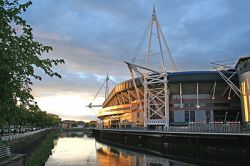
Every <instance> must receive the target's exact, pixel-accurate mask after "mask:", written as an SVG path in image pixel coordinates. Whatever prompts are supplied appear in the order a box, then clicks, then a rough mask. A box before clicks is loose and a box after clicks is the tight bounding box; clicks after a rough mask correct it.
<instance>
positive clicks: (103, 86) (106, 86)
mask: <svg viewBox="0 0 250 166" xmlns="http://www.w3.org/2000/svg"><path fill="white" fill-rule="evenodd" d="M110 83H112V84H113V85H116V83H115V81H113V80H111V79H110V77H109V75H108V74H107V76H106V78H105V80H104V82H103V83H102V84H101V87H100V88H99V89H98V91H97V93H96V94H95V96H94V97H93V99H92V101H91V102H90V103H89V104H88V105H86V107H89V108H93V107H102V105H101V104H97V105H94V104H93V102H94V100H95V99H96V98H97V97H98V96H99V94H100V93H101V91H102V90H104V97H105V100H106V99H107V97H108V95H109V90H110V88H111V87H110V86H111V84H110ZM94 112H95V111H94Z"/></svg>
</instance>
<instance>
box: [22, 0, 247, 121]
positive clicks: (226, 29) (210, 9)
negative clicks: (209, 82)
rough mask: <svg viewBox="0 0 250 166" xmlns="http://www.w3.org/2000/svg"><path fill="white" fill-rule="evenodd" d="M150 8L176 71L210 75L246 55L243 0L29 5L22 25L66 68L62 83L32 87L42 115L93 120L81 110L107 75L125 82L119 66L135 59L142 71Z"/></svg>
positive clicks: (83, 0)
mask: <svg viewBox="0 0 250 166" xmlns="http://www.w3.org/2000/svg"><path fill="white" fill-rule="evenodd" d="M153 3H155V6H156V12H157V16H158V19H159V21H160V24H161V27H162V30H163V33H164V35H165V37H166V39H167V41H168V44H169V47H170V49H171V52H172V54H173V57H174V60H175V63H176V65H177V67H178V70H180V71H183V70H208V69H210V68H211V65H210V64H209V62H213V61H218V60H226V59H235V58H238V57H240V56H244V55H247V54H249V53H250V20H249V18H250V10H249V7H250V1H248V0H241V1H238V0H202V1H201V0H189V1H187V0H158V1H150V0H126V1H125V0H88V1H87V0H33V4H32V5H31V6H30V7H29V9H28V11H27V12H26V13H25V14H24V17H25V18H26V20H27V21H28V23H29V24H30V25H31V26H32V27H33V29H34V32H33V33H34V36H35V38H36V40H38V41H40V42H42V43H43V44H45V45H51V46H52V47H53V51H52V52H51V53H50V54H47V55H43V57H49V58H63V59H65V61H66V64H65V65H60V66H57V67H55V68H54V69H55V70H56V71H58V72H59V73H61V75H62V79H57V78H49V77H46V76H44V75H43V74H42V75H43V77H44V79H43V80H42V81H41V82H39V81H35V83H34V86H33V92H32V93H33V95H34V96H35V99H36V100H37V101H38V104H39V106H40V107H41V108H42V110H45V111H47V112H51V113H55V114H58V115H59V116H60V117H62V118H63V119H75V120H85V121H88V120H91V119H95V113H94V112H93V111H92V110H91V109H89V108H86V107H85V105H87V104H88V103H90V102H91V101H92V99H93V96H94V95H95V93H96V92H97V90H98V89H99V87H100V86H101V84H102V82H103V81H104V79H105V75H106V74H107V73H109V75H111V78H112V79H113V80H114V81H116V82H120V81H123V80H125V79H128V78H129V72H128V69H127V66H126V65H125V64H124V63H123V60H127V61H131V60H132V59H133V57H134V56H135V55H137V54H138V55H137V56H138V57H137V63H139V64H145V52H146V46H147V44H146V41H145V42H142V44H140V45H138V43H140V40H141V39H142V36H144V33H145V29H146V26H147V24H148V22H149V20H150V17H151V13H152V6H153ZM138 48H141V50H140V51H136V50H138ZM37 72H38V73H41V71H40V70H38V71H37ZM101 99H102V98H101V95H100V98H99V99H98V101H95V103H96V104H97V103H99V104H100V103H101V102H102V101H101Z"/></svg>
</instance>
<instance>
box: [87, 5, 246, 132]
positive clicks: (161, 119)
mask: <svg viewBox="0 0 250 166" xmlns="http://www.w3.org/2000/svg"><path fill="white" fill-rule="evenodd" d="M148 29H149V30H148V31H149V42H148V47H147V53H146V65H145V66H143V65H138V64H135V63H130V62H125V63H126V64H127V66H128V69H129V71H130V74H131V79H129V80H126V81H124V82H121V83H119V84H116V85H115V87H113V89H112V90H111V91H110V93H107V94H106V96H105V101H104V103H103V104H102V105H101V107H102V108H101V109H100V110H99V112H98V115H97V117H98V118H99V119H100V120H101V126H102V127H104V128H131V127H142V128H143V127H146V128H152V129H164V128H168V127H169V126H178V125H184V126H185V125H188V124H190V123H216V122H221V123H225V122H240V123H241V124H247V123H248V122H249V107H250V104H249V102H250V96H249V94H250V90H249V80H250V72H249V70H250V56H245V57H242V58H239V59H238V61H237V63H236V65H235V66H230V67H229V66H227V65H223V64H221V63H212V65H213V67H214V70H207V71H177V67H176V66H175V63H174V60H173V57H172V55H171V52H170V49H169V47H168V45H167V42H166V39H165V37H164V35H163V32H162V30H161V27H160V24H159V22H158V19H157V17H156V12H155V9H153V14H152V18H151V20H150V24H149V28H148ZM154 36H155V37H156V41H157V42H156V43H158V47H157V48H158V50H159V57H160V59H161V63H160V64H159V65H158V67H160V69H159V68H158V69H154V68H153V66H154V65H155V64H153V63H154V60H153V59H154V58H152V56H153V53H152V51H151V50H152V47H155V48H156V46H155V45H153V44H152V40H153V39H152V38H153V37H154ZM164 49H165V50H164ZM164 53H167V55H168V57H169V62H170V63H171V65H172V68H173V71H171V72H170V71H168V70H167V69H166V62H165V59H166V58H165V57H164V56H165V55H164ZM150 58H151V59H150ZM108 81H109V77H107V78H106V80H105V82H106V84H108ZM92 106H93V105H91V104H90V105H89V107H92Z"/></svg>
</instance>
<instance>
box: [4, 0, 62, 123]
mask: <svg viewBox="0 0 250 166" xmlns="http://www.w3.org/2000/svg"><path fill="white" fill-rule="evenodd" d="M31 4H32V3H31V1H28V2H26V3H24V4H20V3H19V1H18V0H0V114H1V116H2V115H3V116H2V117H1V118H0V123H1V124H2V123H3V121H4V120H5V117H4V116H7V115H8V114H11V111H13V110H14V109H13V108H15V107H17V105H18V104H23V105H27V106H29V105H34V101H33V100H34V98H33V96H32V95H31V93H30V92H31V90H32V89H31V87H30V86H31V85H32V80H31V79H32V78H34V79H38V80H41V79H42V77H41V76H39V75H37V74H36V73H35V68H40V69H42V70H43V71H44V72H45V73H46V74H47V75H49V76H51V77H53V76H56V77H59V78H61V76H60V74H58V73H57V72H54V71H53V70H52V67H53V66H54V65H58V64H62V63H64V60H63V59H55V60H54V59H48V58H46V59H42V54H43V53H49V51H51V50H52V47H50V46H45V45H43V44H41V43H39V42H38V41H34V38H33V34H32V28H31V26H30V25H29V24H28V23H27V22H26V21H25V20H24V19H23V18H22V17H21V14H22V13H23V12H25V11H26V10H27V8H28V7H29V6H30V5H31ZM17 29H18V31H17ZM0 127H1V126H0Z"/></svg>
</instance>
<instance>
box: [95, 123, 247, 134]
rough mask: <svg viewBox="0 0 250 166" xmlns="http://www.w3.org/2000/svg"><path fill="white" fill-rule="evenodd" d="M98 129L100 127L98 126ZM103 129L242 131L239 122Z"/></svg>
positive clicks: (205, 131)
mask: <svg viewBox="0 0 250 166" xmlns="http://www.w3.org/2000/svg"><path fill="white" fill-rule="evenodd" d="M99 129H102V128H101V127H99ZM103 129H118V130H119V129H121V130H141V131H143V130H144V131H161V132H202V133H243V132H245V130H243V129H242V126H241V125H240V122H227V123H223V122H210V123H205V122H190V123H189V124H188V125H183V126H169V128H167V129H164V128H156V129H149V128H144V127H129V128H121V127H120V128H103Z"/></svg>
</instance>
